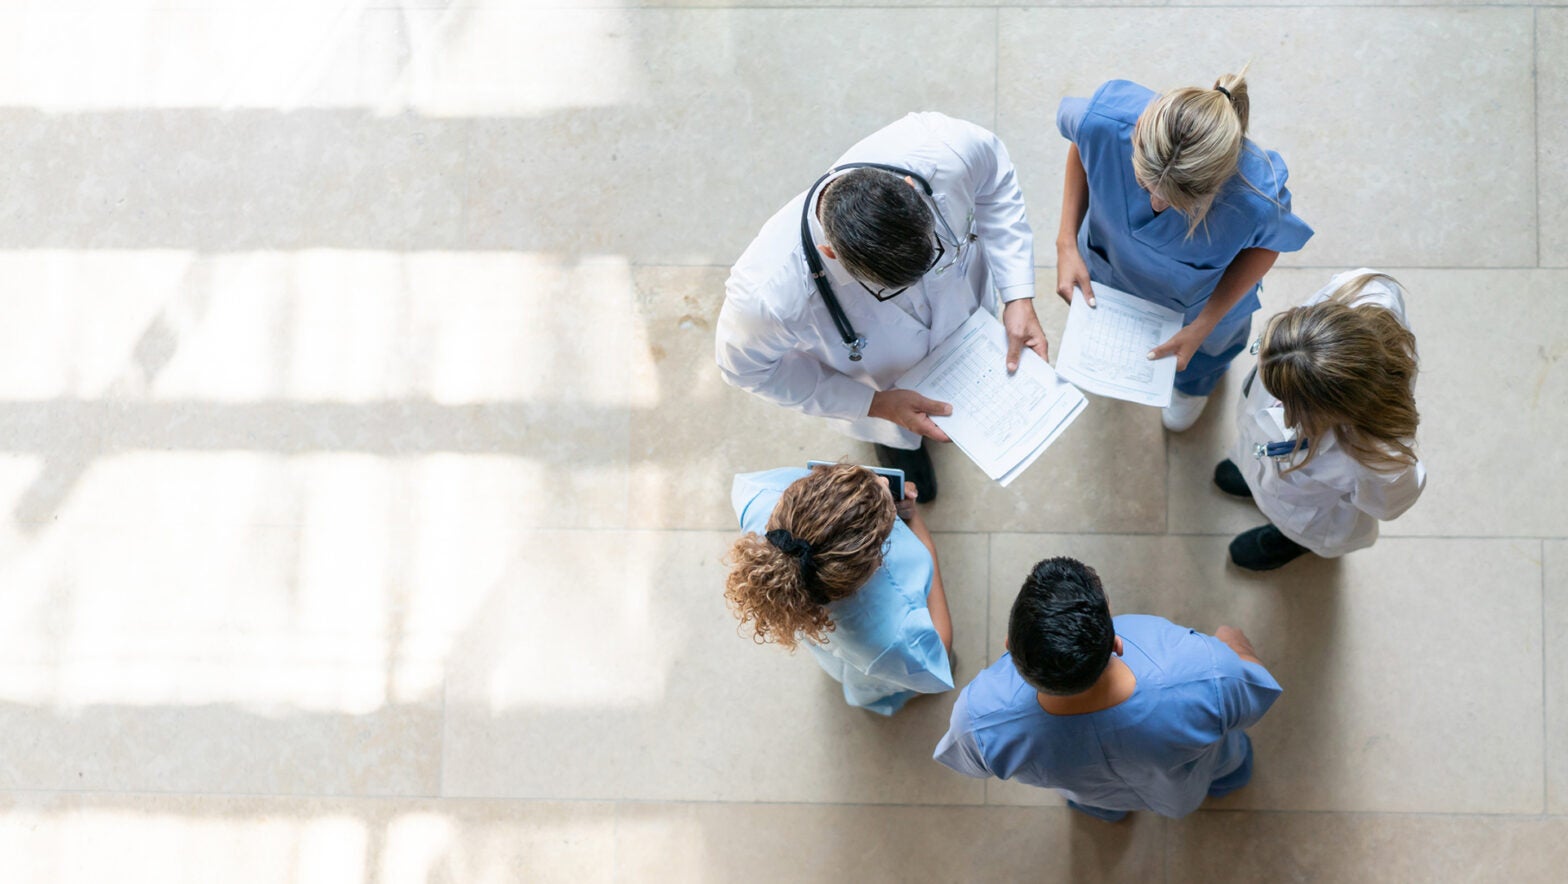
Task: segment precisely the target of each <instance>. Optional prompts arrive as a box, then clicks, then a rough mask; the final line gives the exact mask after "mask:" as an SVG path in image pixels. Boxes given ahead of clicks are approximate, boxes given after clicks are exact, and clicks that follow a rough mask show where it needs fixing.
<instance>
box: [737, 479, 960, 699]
mask: <svg viewBox="0 0 1568 884" xmlns="http://www.w3.org/2000/svg"><path fill="white" fill-rule="evenodd" d="M808 472H809V471H808V470H804V469H795V468H784V469H777V470H768V471H766V472H761V473H743V474H741V475H739V476H736V477H735V484H734V486H733V487H732V488H731V491H730V499H731V502H732V503H734V505H735V515H736V516H738V517H739V518H740V527H741V530H742V531H747V532H756V533H757V534H766V533H767V530H768V517H769V516H771V515H772V514H773V508H774V507H775V506H776V505H778V502H779V497H780V496H782V495H783V494H784V489H786V488H788V487H789V486H790V485H791V484H792V483H794V482H795V480H797V479H800V478H802V477H804V476H805V475H807V473H808ZM933 573H934V568H933V562H932V560H931V553H930V552H929V551H928V550H927V549H926V547H925V544H923V543H921V542H920V539H919V538H917V537H916V536H915V534H914V532H913V531H910V530H909V528H908V527H907V526H906V525H905V524H904V523H903V521H902V520H901V519H894V520H893V533H892V534H891V535H890V536H889V538H888V543H887V547H886V549H885V551H884V553H883V556H882V565H881V566H880V567H879V568H877V570H876V573H875V574H874V575H872V577H871V579H870V580H869V581H867V583H866V585H865V586H862V587H861V588H860V589H858V590H856V591H855V593H854V594H853V595H851V596H849V597H848V598H843V599H839V600H837V601H835V602H832V603H830V604H829V605H828V616H829V617H831V618H832V620H833V623H834V625H835V628H834V630H833V631H832V632H829V633H827V642H826V644H823V645H818V644H816V643H815V642H811V641H807V642H806V643H805V644H806V647H807V648H809V649H810V651H811V655H812V656H813V657H814V658H816V661H817V665H819V666H821V667H822V669H823V671H825V672H826V673H827V674H828V675H831V676H833V678H835V679H836V680H838V681H840V682H842V683H843V685H844V702H846V703H848V704H849V705H851V706H858V707H860V708H863V709H869V710H871V711H872V712H876V713H878V714H880V715H892V714H893V713H894V712H897V711H898V710H899V709H900V708H902V707H903V705H904V703H906V702H908V700H909V698H910V697H913V696H914V695H915V694H940V693H942V692H943V691H950V690H952V689H953V672H952V668H951V667H950V665H949V663H948V659H947V650H946V649H945V648H943V647H942V637H941V636H940V635H938V634H937V631H936V626H934V625H933V624H932V623H931V614H930V612H929V611H928V610H927V609H926V596H927V595H929V594H930V592H931V577H932V574H933Z"/></svg>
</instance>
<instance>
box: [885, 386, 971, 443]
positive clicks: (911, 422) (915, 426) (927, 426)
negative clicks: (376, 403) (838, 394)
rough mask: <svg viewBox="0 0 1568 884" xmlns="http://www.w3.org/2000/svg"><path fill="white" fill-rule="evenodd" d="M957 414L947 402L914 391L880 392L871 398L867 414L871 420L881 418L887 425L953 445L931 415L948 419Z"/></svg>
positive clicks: (894, 390) (893, 390)
mask: <svg viewBox="0 0 1568 884" xmlns="http://www.w3.org/2000/svg"><path fill="white" fill-rule="evenodd" d="M952 413H953V406H951V405H949V404H947V403H946V402H938V401H937V400H935V399H927V398H926V397H924V396H922V395H920V394H919V393H916V392H915V391H914V390H901V389H897V388H894V389H892V390H879V391H877V392H876V393H874V394H872V396H871V409H870V410H869V411H868V412H866V414H867V416H868V417H879V418H881V419H883V420H885V421H892V422H893V423H895V424H898V425H899V426H901V427H903V428H904V429H906V430H909V431H910V432H912V433H919V434H920V435H922V436H924V437H926V438H927V439H935V440H936V441H938V442H951V441H952V440H951V439H949V438H948V436H947V434H946V433H944V432H942V428H941V427H939V426H937V425H936V423H935V422H933V421H932V420H931V415H936V416H938V417H946V416H947V415H950V414H952Z"/></svg>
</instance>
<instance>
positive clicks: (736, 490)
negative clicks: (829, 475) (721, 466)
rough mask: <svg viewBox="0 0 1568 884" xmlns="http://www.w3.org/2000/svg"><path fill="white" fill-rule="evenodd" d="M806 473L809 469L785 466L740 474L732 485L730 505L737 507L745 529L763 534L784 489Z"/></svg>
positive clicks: (736, 511) (741, 523)
mask: <svg viewBox="0 0 1568 884" xmlns="http://www.w3.org/2000/svg"><path fill="white" fill-rule="evenodd" d="M806 473H807V470H805V469H798V468H795V467H782V468H780V469H776V470H764V471H762V472H757V473H741V474H739V475H737V476H736V477H735V480H734V481H733V482H731V483H730V503H731V504H732V505H733V506H734V507H735V517H736V518H737V519H739V520H740V525H741V529H742V530H745V531H756V532H758V533H761V531H762V529H763V528H764V527H766V526H767V522H768V516H770V515H772V514H773V507H774V506H775V505H776V504H777V503H778V501H779V498H780V497H781V496H783V494H784V489H786V488H788V487H789V486H790V485H791V484H793V483H794V482H795V481H796V480H797V479H800V478H801V477H803V476H805V475H806Z"/></svg>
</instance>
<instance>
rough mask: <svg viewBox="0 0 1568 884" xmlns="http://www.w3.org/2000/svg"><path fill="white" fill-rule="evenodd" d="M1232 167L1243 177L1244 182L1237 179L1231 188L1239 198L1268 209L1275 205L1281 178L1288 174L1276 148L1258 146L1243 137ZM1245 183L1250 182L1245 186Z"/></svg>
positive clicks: (1280, 191) (1283, 180) (1282, 186)
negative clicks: (1234, 185) (1237, 185)
mask: <svg viewBox="0 0 1568 884" xmlns="http://www.w3.org/2000/svg"><path fill="white" fill-rule="evenodd" d="M1236 171H1237V174H1238V175H1240V176H1241V177H1242V178H1244V179H1246V181H1245V182H1237V183H1238V184H1241V186H1240V187H1238V188H1236V189H1235V190H1236V195H1237V196H1238V197H1239V198H1241V199H1243V200H1247V201H1250V202H1252V203H1253V204H1255V205H1256V206H1258V207H1259V208H1262V207H1265V206H1266V207H1268V210H1269V211H1270V212H1274V211H1277V210H1278V209H1279V205H1278V199H1279V195H1280V194H1281V193H1283V192H1284V190H1285V182H1286V181H1287V180H1289V178H1290V168H1289V167H1288V166H1286V165H1285V158H1284V157H1282V156H1280V155H1279V152H1278V151H1273V150H1268V149H1267V148H1264V147H1260V146H1259V145H1257V144H1256V143H1254V142H1253V141H1252V139H1250V138H1248V139H1244V140H1243V141H1242V144H1241V156H1240V157H1239V158H1238V159H1237V160H1236ZM1248 184H1250V185H1252V186H1251V187H1248V186H1246V185H1248ZM1259 191H1261V193H1260V192H1259Z"/></svg>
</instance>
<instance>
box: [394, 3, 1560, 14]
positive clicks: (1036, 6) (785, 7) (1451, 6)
mask: <svg viewBox="0 0 1568 884" xmlns="http://www.w3.org/2000/svg"><path fill="white" fill-rule="evenodd" d="M1543 5H1544V6H1545V8H1548V9H1555V8H1560V5H1559V4H1540V3H1525V2H1506V3H1477V2H1472V0H1466V2H1456V3H1376V2H1363V3H1278V4H1275V3H1266V4H1263V5H1261V6H1260V5H1259V4H1256V3H1203V2H1161V0H1150V2H1147V3H1136V2H1134V3H1093V2H1069V3H1051V2H1045V3H984V4H981V3H933V4H918V5H908V4H905V5H899V4H888V3H834V2H831V0H821V2H810V3H769V4H743V5H735V4H729V5H722V6H715V5H709V4H703V3H692V4H680V5H667V4H660V5H646V4H634V5H625V4H604V5H595V6H581V5H575V6H533V7H523V9H524V10H525V11H529V12H576V11H583V10H587V11H595V12H603V11H608V12H799V11H816V10H872V11H896V12H908V11H910V10H911V9H914V10H936V11H950V12H963V11H974V12H979V11H983V10H987V9H993V10H1007V11H1010V12H1030V11H1037V10H1040V11H1050V10H1056V9H1117V10H1162V9H1245V10H1248V11H1256V10H1258V9H1312V10H1318V9H1322V10H1336V9H1381V10H1444V11H1447V10H1464V9H1537V8H1540V7H1542V6H1543ZM381 8H383V9H389V8H393V7H381ZM417 8H430V7H417Z"/></svg>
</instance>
